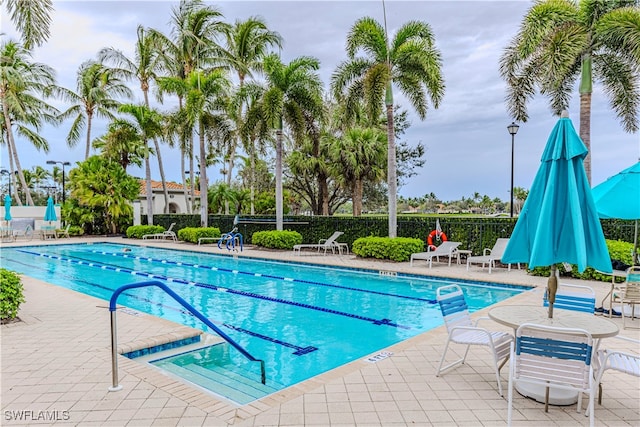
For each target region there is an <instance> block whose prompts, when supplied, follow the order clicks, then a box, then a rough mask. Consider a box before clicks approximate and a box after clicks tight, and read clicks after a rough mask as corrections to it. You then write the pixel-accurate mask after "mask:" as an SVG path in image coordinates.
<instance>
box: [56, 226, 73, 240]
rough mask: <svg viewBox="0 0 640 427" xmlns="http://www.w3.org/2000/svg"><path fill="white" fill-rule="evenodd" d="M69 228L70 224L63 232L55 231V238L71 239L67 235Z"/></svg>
mask: <svg viewBox="0 0 640 427" xmlns="http://www.w3.org/2000/svg"><path fill="white" fill-rule="evenodd" d="M70 227H71V224H67V226H66V227H65V228H64V229H63V230H56V236H57V237H66V238H67V239H69V238H71V236H70V235H69V228H70Z"/></svg>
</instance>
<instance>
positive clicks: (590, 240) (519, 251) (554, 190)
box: [502, 113, 612, 317]
mask: <svg viewBox="0 0 640 427" xmlns="http://www.w3.org/2000/svg"><path fill="white" fill-rule="evenodd" d="M587 152H588V151H587V147H585V145H584V143H583V142H582V140H581V139H580V137H579V136H578V134H577V133H576V131H575V129H574V127H573V124H572V123H571V120H570V119H569V118H568V117H567V116H566V113H563V117H562V118H561V119H560V120H558V123H556V125H555V127H554V128H553V130H552V131H551V134H550V135H549V139H548V140H547V145H546V147H545V149H544V152H543V153H542V159H541V161H542V162H541V164H540V168H539V169H538V172H537V174H536V177H535V179H534V181H533V184H532V185H531V189H530V190H529V195H528V196H527V200H526V202H525V204H524V206H523V208H522V212H521V213H520V216H519V217H518V222H517V223H516V226H515V228H514V230H513V234H512V235H511V238H510V239H509V244H508V245H507V248H506V249H505V253H504V256H503V257H502V262H504V263H517V262H526V263H528V264H529V267H530V268H533V267H538V266H551V276H550V277H549V282H548V285H547V288H548V298H549V317H553V303H554V302H555V294H556V291H557V288H558V282H557V278H556V268H555V264H556V263H560V262H568V263H571V264H576V265H577V266H578V270H579V271H580V272H582V271H584V270H585V268H587V267H593V268H595V269H597V270H600V271H603V272H605V273H610V272H611V271H612V269H611V258H610V257H609V251H608V249H607V245H606V242H605V239H604V234H603V232H602V226H601V225H600V220H599V218H598V212H597V210H596V206H595V203H594V201H593V196H592V194H591V188H590V187H589V181H588V180H587V175H586V173H585V171H584V166H583V164H582V162H583V160H584V157H585V156H586V155H587Z"/></svg>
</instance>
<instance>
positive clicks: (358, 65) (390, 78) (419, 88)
mask: <svg viewBox="0 0 640 427" xmlns="http://www.w3.org/2000/svg"><path fill="white" fill-rule="evenodd" d="M359 52H362V53H364V56H363V57H356V54H357V53H359ZM347 55H348V57H349V60H348V61H345V62H343V63H341V64H340V65H339V66H338V68H337V69H336V71H335V72H334V74H333V76H332V78H331V87H332V90H333V93H334V97H335V98H336V99H337V100H339V101H343V102H345V103H346V108H347V112H348V114H356V112H357V111H359V105H360V102H361V101H364V104H365V111H366V115H367V117H368V119H369V124H370V125H375V124H376V122H377V120H378V117H379V116H380V114H381V112H382V106H383V105H384V106H385V107H386V115H387V143H388V148H387V186H388V190H389V237H395V236H396V235H397V212H396V210H397V209H396V198H397V185H398V183H397V173H396V144H395V134H394V117H393V84H396V85H397V86H398V88H399V89H400V91H401V92H402V93H403V94H404V95H405V96H406V97H407V99H409V101H410V102H411V104H412V105H413V107H414V109H415V110H416V112H417V113H418V116H419V117H420V118H421V119H422V120H424V119H425V117H426V114H427V109H428V103H427V101H428V100H431V103H432V104H433V107H434V108H438V106H439V105H440V101H441V100H442V97H443V95H444V79H443V77H442V70H441V68H442V61H441V57H440V52H439V51H438V49H437V48H436V46H435V36H434V34H433V31H432V30H431V27H430V26H429V24H428V23H426V22H422V21H410V22H408V23H406V24H404V25H402V26H401V27H400V28H399V29H398V31H397V32H396V33H395V36H394V37H393V38H392V39H391V42H390V43H389V40H388V38H387V33H386V31H385V29H384V27H383V26H382V25H380V24H379V23H378V22H377V21H375V20H374V19H372V18H369V17H365V18H361V19H359V20H358V21H356V23H355V24H354V25H353V27H352V28H351V30H350V31H349V34H348V35H347Z"/></svg>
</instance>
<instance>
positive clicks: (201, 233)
mask: <svg viewBox="0 0 640 427" xmlns="http://www.w3.org/2000/svg"><path fill="white" fill-rule="evenodd" d="M201 237H220V229H219V228H218V227H185V228H183V229H181V230H179V231H178V239H180V240H183V241H185V242H191V243H198V239H199V238H201Z"/></svg>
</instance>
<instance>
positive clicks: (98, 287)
mask: <svg viewBox="0 0 640 427" xmlns="http://www.w3.org/2000/svg"><path fill="white" fill-rule="evenodd" d="M124 249H126V250H128V252H125V251H124ZM0 260H1V261H2V265H3V267H5V268H8V269H11V270H15V271H18V272H21V273H23V274H25V275H28V276H31V277H35V278H38V279H41V280H44V281H47V282H49V283H52V284H55V285H59V286H64V287H66V288H69V289H72V290H75V291H78V292H82V293H85V294H88V295H92V296H94V297H97V298H100V299H103V300H109V298H110V297H111V295H112V293H113V292H114V291H115V290H116V289H117V288H118V287H120V286H122V285H124V284H128V283H132V282H142V281H148V280H150V279H153V280H159V281H161V282H163V283H165V284H166V285H167V286H169V287H170V288H171V289H172V290H173V291H174V292H176V293H177V294H179V295H180V296H181V297H182V298H184V299H185V300H186V301H187V302H188V303H190V304H191V305H193V306H194V307H195V308H196V309H197V310H199V311H200V312H202V313H203V314H204V315H205V316H206V317H207V318H208V319H209V320H211V321H212V322H213V323H214V324H215V325H216V326H218V327H219V328H220V329H221V330H223V331H224V332H225V333H226V334H228V335H229V336H230V337H231V338H233V339H234V340H235V341H236V342H238V343H239V344H240V345H241V346H242V347H244V348H245V349H246V350H247V351H248V352H249V353H251V354H252V355H254V356H255V357H257V358H259V359H263V360H265V363H266V376H267V384H268V385H269V387H271V388H270V389H268V390H264V393H268V392H269V390H279V389H282V388H284V387H288V386H290V385H293V384H296V383H298V382H301V381H304V380H306V379H308V378H311V377H313V376H316V375H318V374H320V373H322V372H326V371H328V370H330V369H333V368H335V367H337V366H340V365H343V364H345V363H347V362H350V361H353V360H356V359H359V358H362V357H364V356H366V355H370V354H372V353H375V352H376V351H378V350H380V349H384V348H386V347H389V346H391V345H393V344H396V343H398V342H400V341H403V340H405V339H407V338H410V337H412V336H415V335H418V334H420V333H422V332H424V331H427V330H429V329H432V328H434V327H436V326H439V325H441V324H442V316H441V315H440V310H439V308H438V306H437V304H436V302H435V290H436V289H437V288H438V287H440V286H443V285H445V284H449V283H451V281H445V280H441V279H425V278H423V277H417V276H410V275H398V276H392V275H391V276H388V275H381V274H379V273H378V272H371V271H362V270H356V269H345V268H327V267H318V266H314V265H309V264H301V263H285V262H274V261H267V260H256V259H248V258H234V257H231V256H220V255H212V254H204V253H199V252H191V251H176V250H167V249H161V248H151V247H139V246H133V245H116V244H111V243H100V244H73V245H71V244H70V245H56V246H27V247H16V248H3V250H2V253H1V254H0ZM460 284H461V286H462V287H463V289H464V292H465V296H466V298H467V302H468V304H469V308H470V310H471V311H475V310H478V309H481V308H484V307H486V306H489V305H492V304H495V303H497V302H499V301H502V300H504V299H506V298H509V297H511V296H513V295H516V294H518V293H520V292H522V291H524V290H526V289H527V288H524V287H517V286H506V285H495V284H494V285H491V284H487V283H460ZM118 304H121V305H124V306H127V307H130V308H133V309H135V310H139V311H141V312H144V313H148V314H151V315H156V316H159V317H162V318H165V319H168V320H172V321H174V322H178V323H181V324H184V325H187V326H191V327H194V328H199V329H203V330H205V329H206V326H204V325H202V324H201V322H200V321H199V320H197V319H196V318H195V317H194V316H192V315H191V314H190V313H188V312H187V311H186V310H184V309H183V308H182V307H181V306H180V305H178V304H177V303H176V302H175V301H174V300H173V299H171V298H170V297H168V296H167V295H166V294H165V293H163V292H162V291H161V290H159V289H156V288H141V289H134V290H128V291H126V292H124V293H123V294H122V295H121V297H120V298H119V299H118ZM156 364H157V365H160V366H162V367H163V368H164V369H168V370H172V369H173V370H172V372H174V373H176V372H177V374H178V375H181V376H183V377H186V378H187V379H189V380H191V381H193V382H195V383H198V381H197V378H195V377H196V376H198V375H200V373H198V372H195V371H200V370H209V371H213V370H216V369H221V370H223V371H224V370H228V369H237V370H238V371H242V372H241V375H244V376H246V377H247V378H253V377H254V376H256V375H257V373H256V372H254V371H255V368H250V367H249V366H248V364H247V363H246V361H245V360H244V358H243V357H242V356H240V355H239V353H238V354H237V352H236V351H235V350H233V349H232V348H230V347H229V346H227V345H220V346H211V347H207V348H205V349H202V350H199V351H197V352H191V353H188V354H185V355H181V356H179V357H178V358H177V359H174V358H171V359H165V358H160V360H158V361H157V363H156ZM169 364H172V365H173V366H169ZM212 364H213V365H215V366H210V365H212ZM187 365H189V366H191V365H193V366H194V368H193V369H189V370H188V371H189V372H182V371H184V370H185V369H186V368H185V366H187ZM228 375H231V374H228ZM200 376H201V375H200ZM192 377H193V378H192ZM210 380H211V379H210V378H205V380H203V381H201V382H200V383H199V384H200V385H201V386H203V387H208V388H210V389H212V391H214V392H217V393H220V391H219V390H218V389H217V388H216V387H215V386H214V385H212V384H209V381H210ZM258 381H259V380H258ZM203 383H204V384H203ZM222 394H223V395H224V393H222ZM227 397H229V398H231V399H234V400H235V401H237V402H240V403H246V402H245V401H243V400H242V399H239V398H235V397H233V396H228V395H227Z"/></svg>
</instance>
